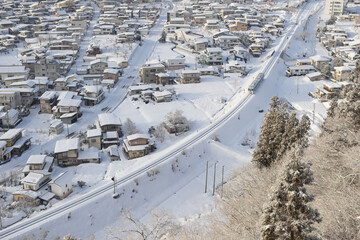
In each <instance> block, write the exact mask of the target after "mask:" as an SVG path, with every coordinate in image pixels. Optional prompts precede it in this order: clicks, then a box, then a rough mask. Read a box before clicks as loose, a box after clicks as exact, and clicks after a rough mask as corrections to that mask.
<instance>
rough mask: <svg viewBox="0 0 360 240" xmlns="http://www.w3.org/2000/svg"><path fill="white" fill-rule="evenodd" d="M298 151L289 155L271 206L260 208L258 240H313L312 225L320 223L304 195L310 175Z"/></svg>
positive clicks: (318, 217)
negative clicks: (289, 157)
mask: <svg viewBox="0 0 360 240" xmlns="http://www.w3.org/2000/svg"><path fill="white" fill-rule="evenodd" d="M300 155H301V150H299V148H297V149H296V151H293V152H292V156H291V157H292V160H291V161H290V163H288V164H287V166H286V169H285V171H284V173H283V174H282V175H281V176H280V181H279V183H278V184H277V186H276V188H274V190H273V192H272V194H271V198H270V203H269V204H268V205H266V206H265V207H264V208H263V215H262V229H261V238H262V239H263V240H310V239H312V240H314V239H317V238H316V237H315V236H312V235H311V233H312V231H313V230H314V228H313V224H314V223H316V222H317V223H319V222H320V221H321V218H320V215H319V213H318V211H317V210H316V209H313V208H311V207H310V206H309V205H308V203H310V202H311V201H313V200H314V197H313V196H312V195H311V194H308V193H307V192H306V188H305V187H304V185H305V184H311V182H312V181H313V174H312V172H311V170H310V166H309V164H305V163H301V162H300V160H299V156H300Z"/></svg>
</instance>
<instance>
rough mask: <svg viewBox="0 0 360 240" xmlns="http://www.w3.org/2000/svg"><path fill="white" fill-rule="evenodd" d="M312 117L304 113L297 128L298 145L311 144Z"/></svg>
mask: <svg viewBox="0 0 360 240" xmlns="http://www.w3.org/2000/svg"><path fill="white" fill-rule="evenodd" d="M310 126H311V123H310V119H309V117H308V116H306V115H302V116H301V119H300V121H299V125H298V127H297V128H296V132H297V138H296V141H295V142H294V143H295V144H296V145H299V146H302V147H307V146H308V145H309V138H308V136H309V130H310Z"/></svg>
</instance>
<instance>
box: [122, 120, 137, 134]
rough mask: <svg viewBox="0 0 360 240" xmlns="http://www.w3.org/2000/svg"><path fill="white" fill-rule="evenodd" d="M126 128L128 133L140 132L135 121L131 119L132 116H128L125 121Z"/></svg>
mask: <svg viewBox="0 0 360 240" xmlns="http://www.w3.org/2000/svg"><path fill="white" fill-rule="evenodd" d="M124 128H125V130H126V132H127V134H128V135H131V134H135V133H138V132H139V131H138V130H137V128H136V126H135V123H134V122H133V121H131V119H130V118H127V119H126V121H125V122H124Z"/></svg>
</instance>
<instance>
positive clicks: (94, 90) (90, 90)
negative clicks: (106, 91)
mask: <svg viewBox="0 0 360 240" xmlns="http://www.w3.org/2000/svg"><path fill="white" fill-rule="evenodd" d="M83 89H84V91H85V92H88V93H99V92H101V91H102V86H98V85H96V86H93V85H91V86H84V87H83Z"/></svg>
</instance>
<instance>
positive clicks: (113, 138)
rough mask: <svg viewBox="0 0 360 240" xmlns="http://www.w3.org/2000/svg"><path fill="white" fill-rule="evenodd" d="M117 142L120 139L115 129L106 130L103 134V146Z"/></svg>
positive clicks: (118, 142) (116, 143) (117, 143)
mask: <svg viewBox="0 0 360 240" xmlns="http://www.w3.org/2000/svg"><path fill="white" fill-rule="evenodd" d="M119 144H120V139H119V134H118V132H117V131H108V132H105V133H104V134H103V148H108V147H109V146H112V145H119Z"/></svg>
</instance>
